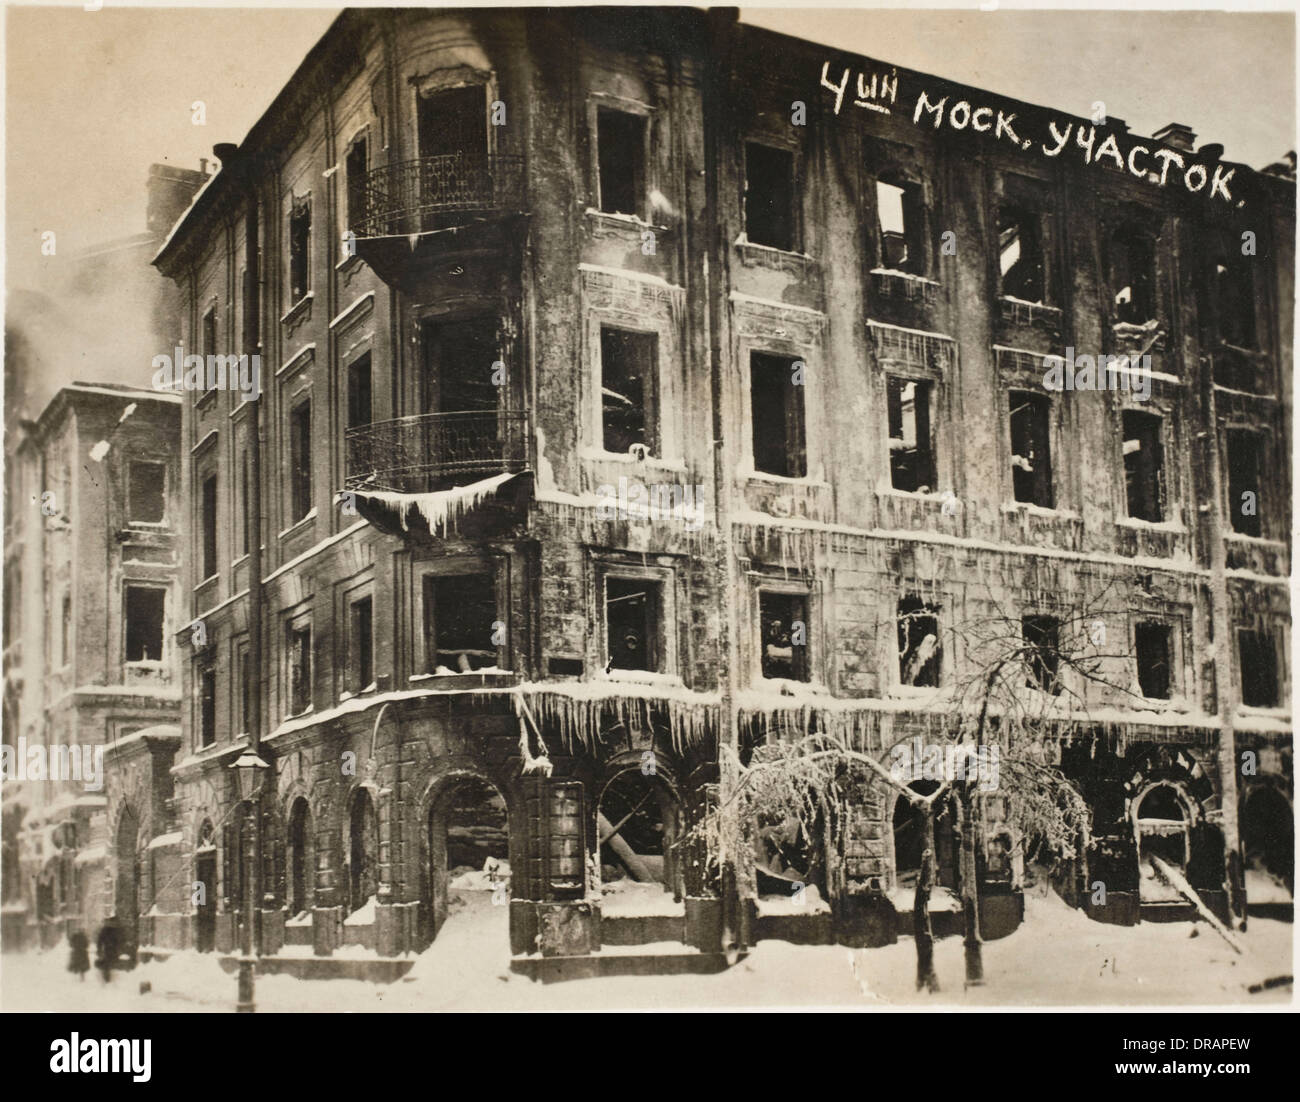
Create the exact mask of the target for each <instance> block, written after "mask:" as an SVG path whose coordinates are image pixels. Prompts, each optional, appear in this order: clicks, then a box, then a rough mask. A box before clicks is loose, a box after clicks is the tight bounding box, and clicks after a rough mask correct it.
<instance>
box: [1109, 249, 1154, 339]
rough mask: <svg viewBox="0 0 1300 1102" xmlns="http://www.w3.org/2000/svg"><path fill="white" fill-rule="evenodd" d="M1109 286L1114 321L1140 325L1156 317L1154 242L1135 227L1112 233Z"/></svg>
mask: <svg viewBox="0 0 1300 1102" xmlns="http://www.w3.org/2000/svg"><path fill="white" fill-rule="evenodd" d="M1110 286H1111V292H1112V294H1113V296H1114V307H1115V310H1114V313H1115V320H1116V321H1118V322H1126V323H1128V324H1130V325H1142V324H1143V323H1145V322H1147V321H1149V320H1150V319H1152V318H1154V317H1155V316H1156V294H1155V291H1156V258H1155V244H1154V242H1153V241H1152V239H1151V238H1150V237H1149V236H1148V235H1147V234H1145V233H1143V232H1142V231H1141V230H1140V229H1138V228H1137V227H1135V226H1131V225H1124V226H1120V227H1119V228H1117V229H1116V230H1115V231H1114V233H1112V234H1111V237H1110Z"/></svg>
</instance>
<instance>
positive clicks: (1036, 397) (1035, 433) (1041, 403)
mask: <svg viewBox="0 0 1300 1102" xmlns="http://www.w3.org/2000/svg"><path fill="white" fill-rule="evenodd" d="M1010 407H1011V480H1012V485H1013V488H1014V491H1015V498H1016V500H1017V501H1023V502H1026V503H1027V504H1030V505H1038V506H1041V507H1042V508H1044V509H1051V508H1052V507H1053V504H1054V499H1053V494H1052V449H1051V409H1052V405H1051V402H1050V400H1049V399H1048V398H1046V397H1045V396H1043V395H1041V394H1031V393H1029V392H1028V391H1024V390H1013V391H1012V392H1011V397H1010Z"/></svg>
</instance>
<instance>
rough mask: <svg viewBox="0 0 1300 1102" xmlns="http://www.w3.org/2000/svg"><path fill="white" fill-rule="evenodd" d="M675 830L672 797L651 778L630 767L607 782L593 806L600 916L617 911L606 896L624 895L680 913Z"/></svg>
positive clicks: (676, 813) (663, 783)
mask: <svg viewBox="0 0 1300 1102" xmlns="http://www.w3.org/2000/svg"><path fill="white" fill-rule="evenodd" d="M680 824H681V811H680V806H679V803H678V800H677V796H676V794H675V793H674V792H673V790H672V788H671V787H670V786H669V784H668V783H667V782H666V781H665V780H664V779H663V778H662V777H660V776H658V775H657V773H642V772H641V769H640V767H639V766H633V767H629V768H626V769H623V770H622V771H620V772H618V773H615V774H614V776H613V777H611V778H610V780H609V781H608V782H607V783H606V785H605V788H604V791H602V792H601V794H600V799H599V801H598V802H597V806H596V829H597V837H598V839H599V843H600V865H601V882H602V885H603V887H604V890H605V893H606V895H605V904H604V906H605V913H607V914H614V913H616V912H617V910H618V906H619V904H618V902H617V900H616V899H611V896H613V897H618V896H620V895H625V894H628V895H639V896H641V897H644V901H645V902H646V903H648V904H654V903H655V902H660V903H663V904H664V907H665V908H666V909H668V910H672V906H671V905H674V904H676V905H678V908H679V909H680V904H681V900H682V898H683V896H684V895H685V886H684V884H683V881H682V861H681V855H680V854H679V853H678V852H677V838H678V835H679V832H680ZM660 897H666V898H660ZM674 913H675V912H674Z"/></svg>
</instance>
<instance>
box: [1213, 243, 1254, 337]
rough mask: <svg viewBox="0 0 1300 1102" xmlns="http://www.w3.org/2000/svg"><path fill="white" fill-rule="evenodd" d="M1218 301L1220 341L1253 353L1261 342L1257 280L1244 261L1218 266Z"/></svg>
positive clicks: (1233, 259)
mask: <svg viewBox="0 0 1300 1102" xmlns="http://www.w3.org/2000/svg"><path fill="white" fill-rule="evenodd" d="M1214 301H1215V306H1216V312H1217V314H1218V319H1219V339H1220V340H1222V341H1223V342H1224V343H1225V344H1230V345H1233V346H1234V347H1235V348H1246V349H1253V348H1254V347H1255V346H1256V344H1257V342H1258V336H1259V334H1258V331H1257V329H1256V317H1255V278H1254V273H1253V270H1252V268H1251V267H1250V265H1249V264H1248V263H1244V262H1243V259H1242V258H1241V257H1233V256H1228V257H1225V258H1224V259H1222V260H1220V261H1218V262H1217V263H1216V264H1215V266H1214Z"/></svg>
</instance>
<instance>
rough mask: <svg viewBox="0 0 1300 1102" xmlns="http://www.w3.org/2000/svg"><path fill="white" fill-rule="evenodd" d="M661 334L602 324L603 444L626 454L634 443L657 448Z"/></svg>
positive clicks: (601, 405) (614, 450)
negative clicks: (657, 388) (658, 371)
mask: <svg viewBox="0 0 1300 1102" xmlns="http://www.w3.org/2000/svg"><path fill="white" fill-rule="evenodd" d="M658 359H659V338H658V337H657V336H656V335H655V334H654V333H632V332H629V331H627V330H625V329H611V328H609V327H607V326H602V327H601V330H600V407H601V428H602V434H603V446H604V448H605V450H606V451H607V452H617V453H619V454H620V455H622V454H626V453H627V451H628V449H629V448H631V447H632V446H633V445H638V444H639V445H642V446H644V447H645V448H646V449H647V450H648V451H649V452H651V453H652V454H653V453H654V452H655V450H656V445H657V440H656V428H657V426H656V420H657V418H656V412H657V410H656V406H657V405H658V403H657V401H656V394H655V375H656V373H657V367H658Z"/></svg>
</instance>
